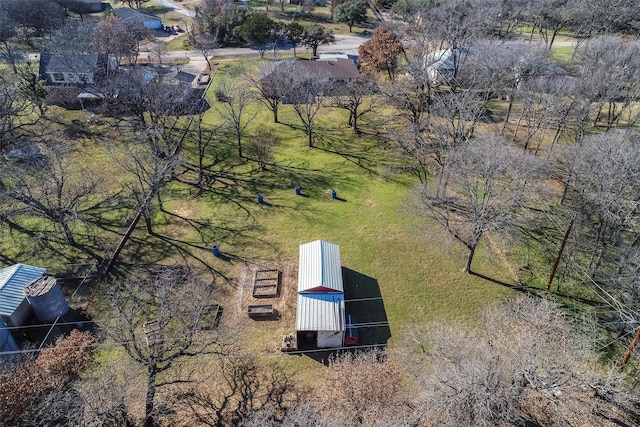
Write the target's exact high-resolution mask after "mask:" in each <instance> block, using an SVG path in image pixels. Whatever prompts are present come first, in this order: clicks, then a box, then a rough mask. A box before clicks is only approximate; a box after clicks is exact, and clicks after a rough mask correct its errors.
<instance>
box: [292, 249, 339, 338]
mask: <svg viewBox="0 0 640 427" xmlns="http://www.w3.org/2000/svg"><path fill="white" fill-rule="evenodd" d="M296 332H297V334H298V342H299V343H300V342H311V341H313V342H314V343H315V345H316V346H317V347H318V348H332V347H341V346H342V344H343V341H344V332H345V306H344V286H343V282H342V266H341V264H340V247H339V246H338V245H336V244H334V243H329V242H325V241H323V240H316V241H313V242H310V243H305V244H302V245H300V260H299V265H298V306H297V309H296Z"/></svg>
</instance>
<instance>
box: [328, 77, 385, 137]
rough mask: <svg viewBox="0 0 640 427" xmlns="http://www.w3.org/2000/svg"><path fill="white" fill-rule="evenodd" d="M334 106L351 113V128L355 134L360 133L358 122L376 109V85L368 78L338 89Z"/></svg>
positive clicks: (334, 96) (346, 84)
mask: <svg viewBox="0 0 640 427" xmlns="http://www.w3.org/2000/svg"><path fill="white" fill-rule="evenodd" d="M335 92H336V93H335V94H334V95H333V97H332V99H333V105H334V106H336V107H338V108H343V109H345V110H347V111H348V112H349V126H351V129H353V131H354V132H355V133H360V129H358V120H359V119H360V118H361V117H362V116H364V115H365V114H368V113H371V112H373V111H375V109H376V100H377V98H376V97H375V96H374V94H375V93H376V92H377V87H376V85H375V83H374V82H373V81H372V80H370V79H368V78H366V77H362V78H358V79H356V80H352V81H349V82H347V83H345V84H344V85H342V84H341V85H340V86H339V87H336V90H335Z"/></svg>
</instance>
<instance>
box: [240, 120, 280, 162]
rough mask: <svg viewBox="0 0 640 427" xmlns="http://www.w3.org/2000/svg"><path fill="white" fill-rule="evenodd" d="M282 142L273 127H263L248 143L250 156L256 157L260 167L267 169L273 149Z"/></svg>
mask: <svg viewBox="0 0 640 427" xmlns="http://www.w3.org/2000/svg"><path fill="white" fill-rule="evenodd" d="M279 143H280V137H279V136H278V134H277V133H276V132H275V131H274V130H273V129H262V130H261V131H260V132H259V133H257V134H256V135H253V136H252V137H251V139H250V141H249V143H248V144H247V152H248V154H249V158H253V159H255V160H256V161H257V162H258V164H259V165H260V169H262V170H266V169H267V163H269V162H270V161H271V158H272V157H273V151H274V149H275V148H276V146H277V145H278V144H279Z"/></svg>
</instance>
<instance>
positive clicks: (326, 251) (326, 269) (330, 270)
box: [298, 240, 344, 293]
mask: <svg viewBox="0 0 640 427" xmlns="http://www.w3.org/2000/svg"><path fill="white" fill-rule="evenodd" d="M298 292H322V293H326V292H340V293H342V292H344V285H343V283H342V266H341V263H340V246H338V245H336V244H335V243H329V242H325V241H324V240H315V241H313V242H310V243H305V244H302V245H300V260H299V265H298Z"/></svg>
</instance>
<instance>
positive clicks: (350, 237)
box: [0, 60, 515, 370]
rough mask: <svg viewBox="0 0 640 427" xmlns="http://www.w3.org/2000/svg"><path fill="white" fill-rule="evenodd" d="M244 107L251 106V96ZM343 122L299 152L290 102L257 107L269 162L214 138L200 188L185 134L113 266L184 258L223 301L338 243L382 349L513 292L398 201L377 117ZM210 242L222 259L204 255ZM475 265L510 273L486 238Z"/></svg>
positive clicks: (464, 317)
mask: <svg viewBox="0 0 640 427" xmlns="http://www.w3.org/2000/svg"><path fill="white" fill-rule="evenodd" d="M251 62H255V60H251ZM233 63H237V61H233ZM231 69H233V67H227V68H226V69H225V68H223V70H222V71H221V72H220V73H219V74H218V75H217V77H216V80H218V79H223V78H233V76H232V75H231V73H232V72H233V71H228V70H231ZM216 83H217V82H214V84H213V85H212V89H213V88H214V87H215V85H216ZM210 95H211V94H210ZM208 99H210V100H211V102H212V108H211V109H210V110H209V111H208V112H207V113H206V116H205V121H206V122H207V123H215V122H217V121H219V120H220V118H219V114H218V112H217V111H216V107H219V106H218V105H217V103H216V102H215V101H213V97H212V96H209V97H208ZM251 108H252V109H254V111H255V109H257V108H259V104H257V103H256V104H254V105H252V106H251ZM70 114H71V115H77V116H78V117H84V116H83V115H86V113H85V112H74V113H70ZM347 118H348V114H347V112H346V111H344V110H337V109H331V108H325V109H324V110H322V111H321V113H320V115H319V119H318V129H317V133H316V136H317V139H316V147H315V148H309V147H308V146H307V142H306V136H305V134H304V132H303V131H302V130H301V125H300V124H299V122H298V118H297V117H296V116H295V114H294V111H293V109H292V107H291V106H283V107H282V109H281V111H280V121H281V123H280V124H273V123H271V112H270V111H268V110H266V109H264V108H262V109H261V110H260V111H259V114H258V116H257V118H256V119H255V120H254V121H253V122H252V123H251V125H250V126H249V128H248V130H247V133H246V135H245V138H244V141H245V142H246V141H247V140H248V139H249V138H250V135H252V134H255V133H258V132H261V131H262V130H264V129H265V128H272V129H274V130H275V131H276V132H277V133H278V134H279V135H280V136H281V138H282V142H281V144H280V145H279V146H278V147H277V150H276V153H275V156H274V159H273V162H272V163H271V164H270V165H269V166H268V168H267V170H266V171H263V170H261V169H260V168H259V167H258V165H257V164H256V163H255V162H252V161H242V160H241V159H239V158H238V157H237V147H236V142H235V140H234V138H233V137H231V136H225V135H217V139H216V142H215V143H214V144H213V145H212V147H211V148H210V150H209V151H208V153H207V156H206V158H205V164H206V165H207V171H208V175H209V177H210V182H209V184H207V185H204V186H202V187H198V185H196V172H195V167H194V166H195V165H197V154H196V153H197V150H196V146H195V142H193V141H190V140H186V141H185V144H184V147H183V150H182V156H183V162H184V164H185V165H186V166H187V167H184V168H180V169H179V171H178V173H177V176H176V178H177V179H176V180H174V181H173V182H171V183H169V184H167V185H166V186H165V188H164V189H163V191H162V199H163V210H162V211H160V210H158V209H157V208H156V209H155V212H156V213H155V217H154V222H155V225H154V234H153V235H149V234H147V231H146V229H145V227H144V224H143V223H142V222H140V224H139V225H138V228H137V229H136V231H135V233H134V235H133V237H132V239H131V241H130V242H129V243H128V244H127V246H126V247H125V248H124V250H123V252H122V253H121V256H120V259H119V262H120V264H119V265H118V266H117V268H116V271H115V274H117V275H118V274H121V273H123V272H125V271H126V270H127V269H128V268H129V266H131V265H133V264H169V263H181V264H184V263H188V264H189V265H192V266H193V267H195V268H198V269H200V270H202V271H203V272H205V273H206V272H209V273H211V274H213V275H214V276H215V278H216V285H217V286H220V287H221V289H222V290H223V293H224V295H226V296H225V297H224V298H227V299H228V301H227V302H226V303H227V304H233V301H234V298H235V297H234V292H235V286H236V285H237V283H238V280H239V277H240V274H241V273H242V271H243V268H245V267H246V266H248V265H249V266H251V265H256V264H258V263H264V262H269V261H290V262H292V263H294V264H295V262H296V261H297V256H298V247H299V245H300V244H301V243H305V242H309V241H312V240H316V239H322V240H327V241H330V242H333V243H336V244H338V245H340V251H341V257H342V265H343V267H345V268H347V269H349V270H352V271H353V272H354V273H357V274H358V275H363V276H367V277H369V278H371V279H373V280H375V282H377V285H378V286H379V289H380V294H381V296H382V306H383V309H384V315H385V316H386V318H387V319H388V321H389V329H390V334H391V335H390V339H389V341H388V343H389V345H390V346H391V348H392V349H393V348H394V347H401V346H402V345H403V339H404V338H405V337H406V335H407V333H408V332H409V331H410V330H411V329H412V328H413V327H414V326H417V325H423V324H425V322H429V321H431V320H436V319H444V320H451V321H462V322H473V320H474V319H476V316H477V315H478V313H479V311H480V310H481V309H482V308H483V307H485V306H486V305H488V304H491V303H493V302H495V301H496V300H499V299H502V298H504V297H506V296H508V295H511V294H512V293H513V292H514V291H512V290H511V289H509V287H507V286H504V285H501V284H497V283H496V282H494V281H491V280H487V279H486V278H481V277H479V276H475V275H467V274H464V273H463V272H462V267H463V264H464V260H465V256H466V254H465V251H464V249H463V248H462V247H461V246H460V245H458V244H457V243H455V242H453V241H451V239H450V238H449V236H447V235H444V234H443V233H442V232H441V231H439V229H438V228H437V227H434V226H433V225H429V224H421V223H419V222H418V221H417V220H416V218H415V217H413V216H412V215H411V214H409V213H408V212H407V209H406V205H407V198H408V196H409V194H410V192H411V189H412V188H413V186H414V185H415V184H416V182H415V180H414V178H412V177H411V176H409V175H392V174H389V173H387V172H386V168H385V165H386V164H387V163H388V161H389V160H388V156H387V155H386V153H385V150H387V149H388V145H387V141H385V140H384V139H383V138H382V137H381V136H380V135H379V129H377V128H376V127H377V126H379V125H376V124H374V123H377V121H371V122H369V121H368V120H369V119H371V118H369V119H368V118H367V117H366V116H365V118H364V119H363V120H362V130H363V134H362V135H361V136H356V135H355V134H354V133H353V132H352V130H351V129H350V128H349V127H348V126H347ZM84 120H86V117H85V118H84ZM77 143H78V144H80V145H81V146H82V150H83V151H82V153H84V155H86V156H88V157H89V158H91V159H92V160H91V162H90V165H91V166H92V167H96V166H95V165H96V164H100V165H101V166H100V167H96V169H97V170H99V171H100V173H101V174H104V175H105V176H111V177H119V178H116V179H115V181H112V182H111V184H112V185H117V183H118V182H120V181H119V180H120V179H122V177H121V174H122V172H119V171H118V170H117V167H116V166H117V165H116V164H115V159H113V158H111V157H110V156H109V152H108V151H105V148H104V145H103V142H101V141H100V140H99V139H97V138H96V139H93V138H84V139H81V140H79V141H77ZM79 148H80V147H79ZM296 185H300V186H301V187H302V192H303V196H296V195H295V193H294V187H295V186H296ZM331 189H335V190H336V191H337V195H338V199H337V200H334V199H332V198H331V196H330V191H331ZM257 194H262V195H263V196H264V201H265V202H266V203H265V204H262V205H260V204H258V203H257V202H256V196H257ZM125 216H126V213H125V212H122V211H119V210H117V209H116V210H114V212H113V213H112V214H110V216H109V220H110V221H111V222H112V223H114V224H116V225H115V226H114V227H113V229H114V231H117V230H118V229H119V227H118V226H117V224H118V218H119V219H120V221H121V222H120V224H123V223H124V217H125ZM0 233H1V237H2V240H0V241H2V247H3V248H2V252H3V253H10V254H11V256H12V258H15V259H16V261H18V262H25V263H31V264H36V265H42V266H44V267H47V268H51V267H52V266H56V267H58V268H59V267H60V265H61V264H64V263H71V261H72V259H73V257H74V256H75V257H81V256H82V254H81V253H80V252H78V251H77V250H67V253H65V255H64V257H56V256H54V255H52V254H50V253H41V254H38V253H37V252H33V251H34V243H33V242H32V241H30V239H31V237H30V236H28V235H23V234H20V233H15V232H13V231H10V230H8V229H7V228H4V229H2V230H0ZM101 233H102V234H101V236H100V238H102V239H103V244H104V245H105V247H104V249H106V247H108V246H109V245H111V244H112V243H115V234H114V233H113V232H107V231H102V232H101ZM214 244H216V245H218V246H219V247H220V250H221V252H222V253H223V254H224V255H225V256H224V257H221V258H216V257H214V256H213V255H212V254H211V252H210V248H211V246H212V245H214ZM9 248H11V249H10V250H9ZM60 250H61V251H64V249H63V248H61V249H60ZM34 253H35V254H36V255H34ZM85 258H86V256H85ZM474 270H475V271H477V272H479V273H482V274H484V275H486V276H489V277H490V278H491V279H494V280H495V281H499V282H506V283H513V282H514V281H515V278H514V277H513V274H512V273H510V269H509V265H508V263H507V261H506V260H505V259H503V258H501V257H500V256H497V255H496V254H495V252H490V251H487V250H486V246H481V247H480V248H479V250H478V252H477V256H476V259H475V260H474ZM207 274H208V273H207ZM232 306H233V305H232ZM378 307H380V305H378ZM284 327H285V326H277V328H284ZM261 328H263V329H255V330H253V331H247V332H246V333H245V337H246V338H247V341H248V342H249V341H250V342H251V344H250V345H249V347H248V350H249V351H253V352H258V353H264V352H265V350H264V349H265V348H272V347H273V344H274V342H273V341H274V335H273V329H274V328H270V329H268V328H267V327H265V326H261ZM265 328H267V329H265ZM263 331H268V332H270V333H263ZM275 336H276V337H277V336H278V335H277V333H276V334H275ZM248 338H251V339H248ZM269 357H274V358H276V359H279V360H281V361H282V364H283V366H290V367H291V369H294V370H300V369H301V368H302V367H306V366H314V364H315V362H311V361H310V359H308V358H291V357H288V356H284V355H281V354H280V353H279V352H272V353H271V354H270V355H269Z"/></svg>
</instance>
